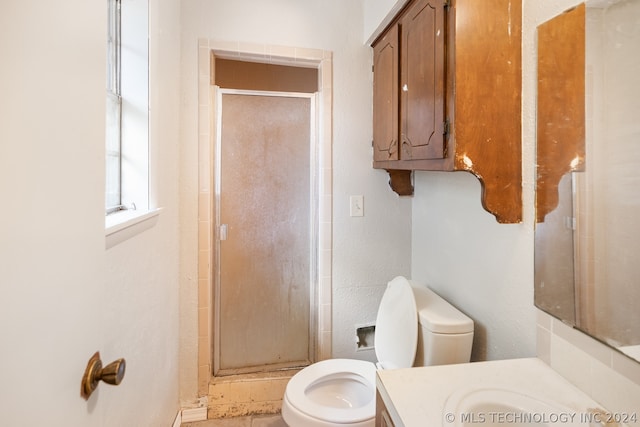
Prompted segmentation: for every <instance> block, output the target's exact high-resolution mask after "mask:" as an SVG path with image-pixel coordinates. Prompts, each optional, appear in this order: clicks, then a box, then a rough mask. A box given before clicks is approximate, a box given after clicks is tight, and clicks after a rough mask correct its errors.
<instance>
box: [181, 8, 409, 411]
mask: <svg viewBox="0 0 640 427" xmlns="http://www.w3.org/2000/svg"><path fill="white" fill-rule="evenodd" d="M362 2H363V1H362V0H356V1H349V2H345V1H342V0H330V1H314V0H303V1H300V0H296V1H293V0H274V1H270V2H268V3H266V2H256V1H250V0H239V1H233V2H229V1H225V0H185V1H183V2H182V73H183V79H182V88H183V102H184V105H183V112H182V119H183V125H184V126H183V130H182V176H181V195H182V201H181V203H182V205H183V209H184V211H183V212H184V216H183V220H182V243H181V244H182V248H183V252H182V254H183V256H182V259H181V263H182V274H181V282H182V299H181V301H182V302H181V304H182V308H183V310H184V311H183V314H182V315H181V316H182V321H183V322H184V325H185V327H184V329H183V331H184V335H183V337H182V342H181V360H182V361H183V362H184V366H183V370H182V376H181V378H182V379H181V385H182V390H183V393H182V399H183V400H189V399H192V398H194V397H195V395H196V390H197V372H196V370H197V342H196V341H197V336H196V335H195V334H194V333H193V332H191V329H192V328H194V327H195V326H194V325H196V323H197V283H196V278H197V263H196V261H195V260H196V257H197V228H196V226H197V195H198V194H197V190H198V188H197V185H198V182H197V176H198V175H197V173H198V171H197V165H198V157H197V156H198V152H197V145H198V144H197V142H198V134H197V133H198V121H197V102H198V98H197V75H198V74H197V73H198V70H197V39H198V38H205V39H210V40H218V41H231V42H248V43H261V44H265V45H284V46H290V47H306V48H314V49H323V50H331V51H333V65H334V68H333V123H334V127H333V168H334V174H333V194H334V198H333V221H334V222H333V224H334V225H333V328H334V330H333V355H334V356H335V357H354V358H356V357H357V358H369V359H371V358H373V354H372V352H364V353H363V352H359V353H356V352H355V341H354V340H355V325H356V324H360V323H366V322H371V321H373V320H375V315H376V311H377V306H378V303H379V300H380V298H381V296H382V292H383V291H384V287H385V286H386V283H387V281H389V280H390V279H391V278H393V277H394V276H395V275H398V274H405V275H408V274H409V272H410V270H409V268H410V267H409V266H410V257H411V255H410V241H411V235H410V227H411V219H410V204H411V202H410V200H409V199H403V200H401V199H400V198H399V197H397V196H396V195H395V194H394V193H393V192H392V191H391V190H390V189H389V188H388V185H387V181H388V177H387V176H386V173H385V172H383V171H377V170H373V169H372V167H371V161H372V160H371V159H372V155H371V133H372V129H371V117H372V110H371V108H372V107H371V97H372V92H371V87H372V75H371V52H370V49H369V48H368V47H367V46H365V45H364V44H363V41H362V37H363V36H362V34H363V22H362V16H363V9H362ZM355 194H362V195H364V204H365V208H364V211H365V215H364V217H362V218H351V217H349V195H355Z"/></svg>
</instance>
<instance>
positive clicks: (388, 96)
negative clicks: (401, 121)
mask: <svg viewBox="0 0 640 427" xmlns="http://www.w3.org/2000/svg"><path fill="white" fill-rule="evenodd" d="M398 55H399V52H398V27H397V26H395V25H394V26H393V27H391V28H390V29H389V30H388V31H387V33H386V34H385V35H384V37H382V38H381V39H380V40H379V41H378V42H377V43H376V44H375V45H374V46H373V69H374V73H373V160H374V161H384V160H398Z"/></svg>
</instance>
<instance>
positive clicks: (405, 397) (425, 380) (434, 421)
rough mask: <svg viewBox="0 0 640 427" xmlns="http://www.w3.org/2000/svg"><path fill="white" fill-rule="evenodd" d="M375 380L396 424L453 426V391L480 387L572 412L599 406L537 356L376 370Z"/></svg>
mask: <svg viewBox="0 0 640 427" xmlns="http://www.w3.org/2000/svg"><path fill="white" fill-rule="evenodd" d="M376 386H377V388H378V391H379V392H380V395H381V396H382V399H383V401H384V403H385V406H386V407H387V411H388V412H389V415H390V416H391V418H392V420H393V422H394V424H395V426H396V427H401V426H404V427H425V426H429V427H438V426H444V427H453V426H454V425H455V422H451V420H455V419H456V417H458V418H459V417H460V415H461V414H456V413H455V411H453V412H454V413H453V414H451V413H449V414H448V412H452V411H451V403H452V401H453V400H454V399H455V396H460V395H461V393H462V394H464V393H465V392H468V391H472V390H478V389H508V390H514V391H517V392H519V393H522V394H525V395H528V396H532V397H537V398H539V399H543V400H545V401H550V402H554V403H556V404H559V405H562V407H564V409H566V410H571V411H574V413H575V414H577V416H576V418H577V417H579V416H580V415H581V414H585V413H587V409H589V408H601V406H600V405H598V404H597V403H596V402H594V401H593V400H592V399H591V398H589V397H588V396H587V395H586V394H585V393H584V392H582V391H580V390H579V389H578V388H577V387H575V386H574V385H573V384H571V383H569V382H568V381H567V380H566V379H564V378H563V377H562V376H560V375H559V374H558V373H556V372H555V371H553V370H552V369H551V368H550V367H549V366H548V365H547V364H545V363H544V362H543V361H541V360H540V359H537V358H527V359H509V360H498V361H489V362H474V363H465V364H459V365H442V366H428V367H420V368H409V369H396V370H379V371H378V373H377V377H376ZM450 396H451V399H450V401H449V405H447V400H448V399H449V397H450ZM445 418H446V419H445Z"/></svg>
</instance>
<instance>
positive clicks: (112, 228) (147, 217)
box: [104, 208, 162, 249]
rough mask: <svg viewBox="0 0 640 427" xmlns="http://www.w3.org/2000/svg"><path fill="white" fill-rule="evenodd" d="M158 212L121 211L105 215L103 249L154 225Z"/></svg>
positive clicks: (160, 209)
mask: <svg viewBox="0 0 640 427" xmlns="http://www.w3.org/2000/svg"><path fill="white" fill-rule="evenodd" d="M160 211H162V208H158V209H151V210H147V211H139V210H135V211H133V210H132V211H123V212H118V213H114V214H111V215H107V216H106V217H105V221H104V226H105V227H104V228H105V236H106V239H105V248H106V249H109V248H111V247H113V246H115V245H117V244H118V243H122V242H124V241H125V240H127V239H130V238H132V237H133V236H135V235H137V234H140V233H142V232H143V231H145V230H148V229H150V228H151V227H153V226H154V225H156V223H157V222H158V215H160Z"/></svg>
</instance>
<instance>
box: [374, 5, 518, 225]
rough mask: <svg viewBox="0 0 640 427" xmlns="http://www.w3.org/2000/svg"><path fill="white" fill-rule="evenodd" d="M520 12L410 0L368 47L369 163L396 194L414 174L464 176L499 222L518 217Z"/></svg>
mask: <svg viewBox="0 0 640 427" xmlns="http://www.w3.org/2000/svg"><path fill="white" fill-rule="evenodd" d="M521 21H522V8H521V2H520V1H512V0H486V1H477V0H413V1H410V2H409V3H408V5H407V6H406V7H405V8H404V9H403V10H402V11H401V12H400V13H399V14H398V16H397V17H396V19H395V20H394V21H393V22H392V23H391V24H390V26H389V27H388V28H387V29H386V30H385V31H384V32H383V34H381V35H380V37H378V38H377V39H376V41H375V42H374V43H373V61H374V78H373V80H374V84H373V92H374V105H373V118H374V124H373V147H374V150H373V151H374V159H373V166H374V167H375V168H379V169H385V170H387V171H388V172H389V175H390V177H391V180H390V184H391V187H392V188H393V189H394V191H396V192H397V193H398V194H401V195H408V194H412V193H413V186H412V184H411V171H413V170H431V171H468V172H471V173H473V174H474V175H476V176H477V177H478V179H479V180H480V181H481V184H482V187H483V188H482V205H483V207H484V208H485V209H486V210H487V211H489V212H490V213H492V214H494V215H495V216H496V219H497V220H498V222H504V223H516V222H521V221H522V171H521V168H522V161H521V158H522V154H521V153H522V147H521V89H522V71H521V70H522V67H521V63H522V52H521V39H522V37H521Z"/></svg>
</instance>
